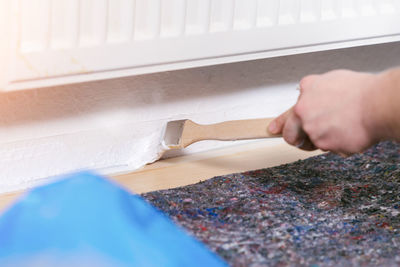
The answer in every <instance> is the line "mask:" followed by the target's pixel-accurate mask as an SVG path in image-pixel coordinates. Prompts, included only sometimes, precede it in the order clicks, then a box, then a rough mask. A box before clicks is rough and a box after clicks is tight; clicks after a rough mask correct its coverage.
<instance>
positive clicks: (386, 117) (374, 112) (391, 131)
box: [367, 68, 400, 141]
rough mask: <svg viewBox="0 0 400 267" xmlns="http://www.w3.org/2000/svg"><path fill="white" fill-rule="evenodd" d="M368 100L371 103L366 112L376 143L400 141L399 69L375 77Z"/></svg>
mask: <svg viewBox="0 0 400 267" xmlns="http://www.w3.org/2000/svg"><path fill="white" fill-rule="evenodd" d="M372 84H373V85H372V87H371V90H370V92H371V93H370V95H369V96H368V98H370V99H371V101H372V102H373V103H372V104H370V107H369V108H368V109H369V110H368V111H367V114H368V116H369V117H370V118H371V120H372V121H375V122H374V123H373V125H372V127H373V128H374V129H370V130H371V132H375V133H376V135H375V136H376V139H377V141H381V140H397V141H400V68H396V69H391V70H387V71H385V72H382V73H380V74H378V75H377V76H376V81H375V82H374V83H372Z"/></svg>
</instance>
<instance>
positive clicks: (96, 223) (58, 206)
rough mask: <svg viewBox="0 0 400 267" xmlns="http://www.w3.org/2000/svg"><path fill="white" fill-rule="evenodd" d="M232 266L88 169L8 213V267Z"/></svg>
mask: <svg viewBox="0 0 400 267" xmlns="http://www.w3.org/2000/svg"><path fill="white" fill-rule="evenodd" d="M71 265H75V266H157V267H159V266H166V267H168V266H185V267H186V266H202V267H203V266H226V264H225V263H224V262H223V261H222V260H221V259H220V258H218V257H217V256H216V255H215V254H213V253H212V252H211V251H209V250H208V249H207V248H206V247H205V246H204V245H203V244H202V243H200V242H198V241H196V240H195V239H193V238H192V237H190V236H188V235H187V234H186V233H185V232H183V231H182V230H181V229H180V228H179V227H177V226H176V225H175V224H174V223H173V222H172V221H170V220H169V219H168V218H167V217H166V216H164V215H163V214H162V213H160V212H159V211H158V210H156V209H155V208H153V207H152V206H151V205H149V204H148V203H147V202H145V201H144V200H143V199H141V198H140V197H139V196H136V195H132V194H130V193H129V192H127V191H125V190H124V189H122V188H121V187H119V186H118V185H115V184H114V183H112V182H110V181H109V180H107V179H104V178H102V177H100V176H97V175H95V174H92V173H89V172H84V173H78V174H74V175H70V176H66V177H63V178H62V179H61V180H59V181H57V182H55V183H52V184H49V185H46V186H42V187H39V188H36V189H34V190H32V191H31V192H30V193H28V194H27V195H25V196H24V197H23V198H22V199H21V200H19V201H18V202H17V203H16V204H15V205H13V206H12V207H11V208H10V209H9V210H7V211H6V212H5V213H4V214H3V215H2V217H1V218H0V266H71Z"/></svg>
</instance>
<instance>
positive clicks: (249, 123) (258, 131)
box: [182, 118, 281, 147]
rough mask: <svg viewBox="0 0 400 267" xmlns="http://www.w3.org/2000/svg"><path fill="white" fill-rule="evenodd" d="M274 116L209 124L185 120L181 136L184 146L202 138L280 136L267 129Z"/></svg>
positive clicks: (236, 138)
mask: <svg viewBox="0 0 400 267" xmlns="http://www.w3.org/2000/svg"><path fill="white" fill-rule="evenodd" d="M273 119H274V118H266V119H253V120H237V121H226V122H221V123H216V124H210V125H200V124H197V123H194V122H193V121H190V120H188V121H186V123H185V131H184V133H183V136H182V142H183V145H184V147H186V146H188V145H190V144H192V143H194V142H198V141H202V140H224V141H234V140H245V139H259V138H270V137H280V136H281V135H273V134H271V133H270V132H269V131H268V125H269V124H270V123H271V121H272V120H273Z"/></svg>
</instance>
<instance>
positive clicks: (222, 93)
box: [0, 43, 400, 191]
mask: <svg viewBox="0 0 400 267" xmlns="http://www.w3.org/2000/svg"><path fill="white" fill-rule="evenodd" d="M396 65H400V43H392V44H383V45H376V46H369V47H361V48H350V49H343V50H334V51H329V52H318V53H312V54H303V55H295V56H288V57H280V58H272V59H266V60H258V61H251V62H244V63H235V64H227V65H220V66H213V67H204V68H198V69H189V70H182V71H174V72H165V73H159V74H151V75H143V76H136V77H129V78H121V79H115V80H108V81H99V82H93V83H83V84H76V85H69V86H59V87H53V88H43V89H37V90H30V91H20V92H12V93H5V94H2V95H0V128H1V129H0V140H1V143H0V158H1V160H0V191H10V190H15V189H20V188H23V187H26V186H30V185H32V184H34V183H35V182H36V181H38V180H40V179H43V178H47V177H50V176H53V175H58V174H61V173H65V172H70V171H75V170H78V169H83V168H92V169H97V170H101V171H102V172H104V173H115V172H120V171H129V170H133V169H136V168H139V167H141V166H142V165H143V164H145V163H147V162H151V161H153V160H155V159H156V158H157V154H158V152H160V147H159V145H158V144H159V140H160V138H161V134H162V127H163V126H164V124H165V122H166V121H168V120H173V119H181V118H190V119H194V120H195V121H197V122H200V123H211V122H219V121H223V120H230V119H244V118H257V117H269V116H275V115H277V114H279V113H280V112H282V111H284V110H285V109H287V108H288V107H289V106H290V105H292V104H293V103H294V102H295V100H296V98H297V94H298V92H297V91H296V90H295V88H296V85H297V83H298V81H299V79H300V78H301V77H302V76H304V75H307V74H310V73H321V72H325V71H329V70H331V69H335V68H349V69H354V70H359V71H373V72H377V71H381V70H383V69H386V68H389V67H392V66H396ZM222 145H225V144H224V143H221V142H201V143H199V144H196V145H193V147H191V148H189V149H187V150H185V151H181V152H179V153H193V152H197V151H201V150H205V149H212V148H216V147H220V146H222ZM179 153H178V154H179Z"/></svg>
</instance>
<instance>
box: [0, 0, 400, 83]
mask: <svg viewBox="0 0 400 267" xmlns="http://www.w3.org/2000/svg"><path fill="white" fill-rule="evenodd" d="M399 2H400V1H398V0H0V10H1V11H0V12H2V14H0V15H2V16H0V32H1V33H4V34H3V35H2V36H3V38H2V39H0V49H1V50H0V59H1V62H0V72H1V73H0V89H2V90H6V91H7V90H16V89H25V88H33V87H41V86H50V85H55V84H67V83H73V82H81V81H90V80H96V79H106V78H114V77H122V76H128V75H134V74H141V73H149V72H157V71H165V70H173V69H181V68H188V67H196V66H204V65H212V64H219V63H225V62H235V61H242V60H249V59H257V58H265V57H273V56H280V55H287V54H294V53H302V52H310V51H318V50H324V49H333V48H339V47H348V46H355V45H364V44H373V43H382V42H389V41H398V40H400V3H399Z"/></svg>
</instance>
